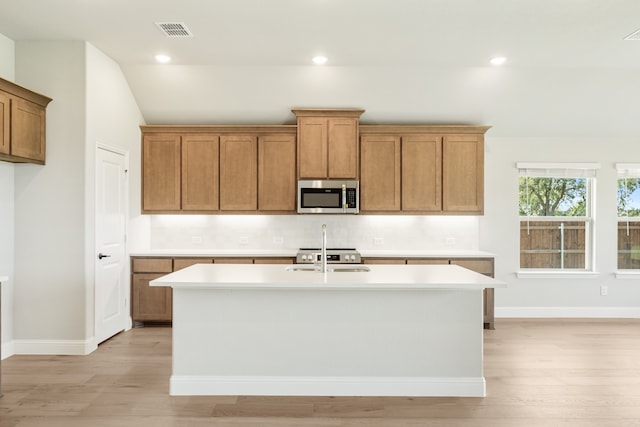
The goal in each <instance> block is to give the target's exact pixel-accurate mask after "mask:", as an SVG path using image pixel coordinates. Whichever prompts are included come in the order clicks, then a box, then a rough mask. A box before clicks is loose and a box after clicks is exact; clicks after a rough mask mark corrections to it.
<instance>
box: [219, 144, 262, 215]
mask: <svg viewBox="0 0 640 427" xmlns="http://www.w3.org/2000/svg"><path fill="white" fill-rule="evenodd" d="M257 175H258V140H257V137H255V136H252V135H233V136H223V137H221V138H220V209H221V210H223V211H252V210H253V211H255V210H257V209H258V179H257Z"/></svg>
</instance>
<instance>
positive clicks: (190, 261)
mask: <svg viewBox="0 0 640 427" xmlns="http://www.w3.org/2000/svg"><path fill="white" fill-rule="evenodd" d="M211 263H213V259H212V258H174V259H173V271H178V270H182V269H183V268H187V267H189V266H192V265H194V264H211Z"/></svg>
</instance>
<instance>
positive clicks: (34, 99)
mask: <svg viewBox="0 0 640 427" xmlns="http://www.w3.org/2000/svg"><path fill="white" fill-rule="evenodd" d="M49 102H51V98H48V97H46V96H44V95H40V94H39V93H35V92H32V91H30V90H28V89H26V88H24V87H22V86H18V85H16V84H15V83H12V82H9V81H7V80H4V79H0V160H3V161H7V162H13V163H35V164H40V165H44V164H45V160H46V108H47V105H48V104H49Z"/></svg>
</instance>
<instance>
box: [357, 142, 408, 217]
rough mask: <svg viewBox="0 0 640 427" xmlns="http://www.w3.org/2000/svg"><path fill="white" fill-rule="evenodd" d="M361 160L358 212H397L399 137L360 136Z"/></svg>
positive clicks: (398, 203)
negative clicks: (359, 210)
mask: <svg viewBox="0 0 640 427" xmlns="http://www.w3.org/2000/svg"><path fill="white" fill-rule="evenodd" d="M360 159H361V160H360V161H361V165H362V166H361V171H360V209H361V210H362V211H398V210H400V137H398V136H393V135H365V136H363V137H362V141H361V142H360Z"/></svg>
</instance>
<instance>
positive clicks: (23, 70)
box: [14, 42, 85, 353]
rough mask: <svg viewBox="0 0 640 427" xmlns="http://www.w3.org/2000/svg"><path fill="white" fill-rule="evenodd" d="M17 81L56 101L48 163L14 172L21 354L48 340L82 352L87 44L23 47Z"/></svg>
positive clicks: (18, 344) (50, 123)
mask: <svg viewBox="0 0 640 427" xmlns="http://www.w3.org/2000/svg"><path fill="white" fill-rule="evenodd" d="M16 80H17V82H18V83H19V84H21V85H23V86H25V87H28V88H30V89H32V90H34V91H36V92H40V93H43V94H45V95H47V96H49V97H51V98H53V101H52V102H51V103H50V104H49V106H48V108H47V157H46V162H47V164H46V165H45V166H38V165H30V164H25V165H19V166H16V170H15V198H16V211H15V215H16V231H15V233H16V245H15V282H14V283H15V287H16V289H15V301H14V304H15V305H14V319H15V327H14V334H15V350H16V352H17V353H28V352H31V351H32V350H33V351H36V350H34V348H38V347H39V346H40V344H41V343H42V341H48V342H57V343H60V344H61V346H62V347H69V348H73V347H80V348H82V347H83V346H84V342H83V340H84V338H85V334H84V308H85V277H84V236H85V229H84V221H85V219H84V218H85V197H84V185H85V183H84V178H85V161H84V159H85V143H84V140H85V128H84V123H85V83H84V82H85V44H84V43H83V42H65V43H59V42H16ZM58 352H60V353H64V350H63V349H60V350H59V351H58Z"/></svg>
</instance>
